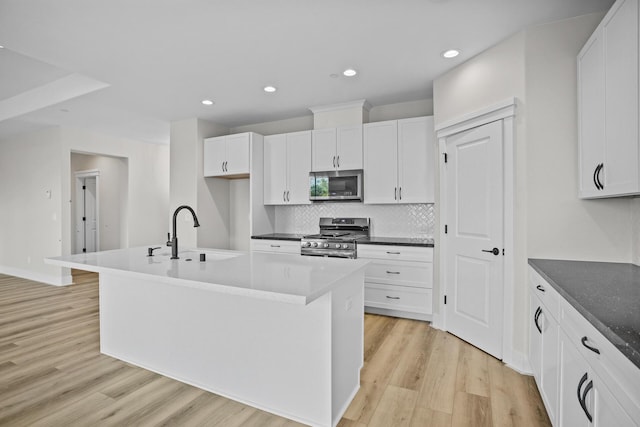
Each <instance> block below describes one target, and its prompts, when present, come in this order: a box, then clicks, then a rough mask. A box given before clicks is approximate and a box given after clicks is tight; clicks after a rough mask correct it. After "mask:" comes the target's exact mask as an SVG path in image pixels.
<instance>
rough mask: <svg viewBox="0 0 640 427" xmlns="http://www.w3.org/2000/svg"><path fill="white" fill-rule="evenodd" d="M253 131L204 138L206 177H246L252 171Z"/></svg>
mask: <svg viewBox="0 0 640 427" xmlns="http://www.w3.org/2000/svg"><path fill="white" fill-rule="evenodd" d="M251 136H252V135H251V133H239V134H235V135H226V136H218V137H215V138H207V139H205V140H204V152H203V159H204V176H205V177H226V178H235V177H240V176H243V177H246V176H247V175H248V174H249V173H250V156H249V149H250V144H251Z"/></svg>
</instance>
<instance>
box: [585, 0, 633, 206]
mask: <svg viewBox="0 0 640 427" xmlns="http://www.w3.org/2000/svg"><path fill="white" fill-rule="evenodd" d="M638 22H639V17H638V0H618V1H617V2H616V3H615V4H614V5H613V6H612V7H611V9H610V10H609V12H608V13H607V14H606V16H605V17H604V19H603V20H602V22H601V23H600V25H599V26H598V28H597V29H596V30H595V32H594V33H593V35H592V36H591V37H590V38H589V40H588V41H587V43H586V44H585V46H584V47H583V48H582V50H581V51H580V53H579V54H578V128H579V165H580V167H579V173H580V177H579V185H580V188H579V196H580V197H581V198H598V197H615V196H625V195H630V194H638V193H640V175H639V169H640V167H639V155H640V151H639V149H638V144H639V142H638V135H639V132H638V124H639V117H638V112H639V111H638V99H639V97H638V93H639V92H638V89H639V84H638V82H639V74H638V55H639V49H638V47H639V45H638Z"/></svg>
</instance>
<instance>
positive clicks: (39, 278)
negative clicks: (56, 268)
mask: <svg viewBox="0 0 640 427" xmlns="http://www.w3.org/2000/svg"><path fill="white" fill-rule="evenodd" d="M0 274H7V275H9V276H15V277H20V278H23V279H28V280H33V281H34V282H41V283H46V284H47V285H53V286H67V285H70V284H72V283H73V279H72V277H71V274H67V275H64V276H62V275H61V276H56V275H51V274H43V273H38V272H35V271H31V270H25V269H22V268H15V267H7V266H6V265H0Z"/></svg>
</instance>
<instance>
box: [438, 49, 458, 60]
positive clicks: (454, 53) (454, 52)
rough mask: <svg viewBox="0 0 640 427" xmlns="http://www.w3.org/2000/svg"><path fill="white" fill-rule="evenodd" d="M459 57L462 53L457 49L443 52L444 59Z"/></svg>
mask: <svg viewBox="0 0 640 427" xmlns="http://www.w3.org/2000/svg"><path fill="white" fill-rule="evenodd" d="M458 55H460V51H459V50H456V49H449V50H445V51H444V52H442V57H443V58H447V59H451V58H455V57H456V56H458Z"/></svg>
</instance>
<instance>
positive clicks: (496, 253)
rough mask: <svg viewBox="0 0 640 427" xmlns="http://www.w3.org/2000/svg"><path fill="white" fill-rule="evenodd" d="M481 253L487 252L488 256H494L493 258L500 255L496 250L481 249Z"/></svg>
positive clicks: (498, 250)
mask: <svg viewBox="0 0 640 427" xmlns="http://www.w3.org/2000/svg"><path fill="white" fill-rule="evenodd" d="M482 252H489V253H490V254H494V255H495V256H498V255H500V249H498V248H493V249H483V250H482Z"/></svg>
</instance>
